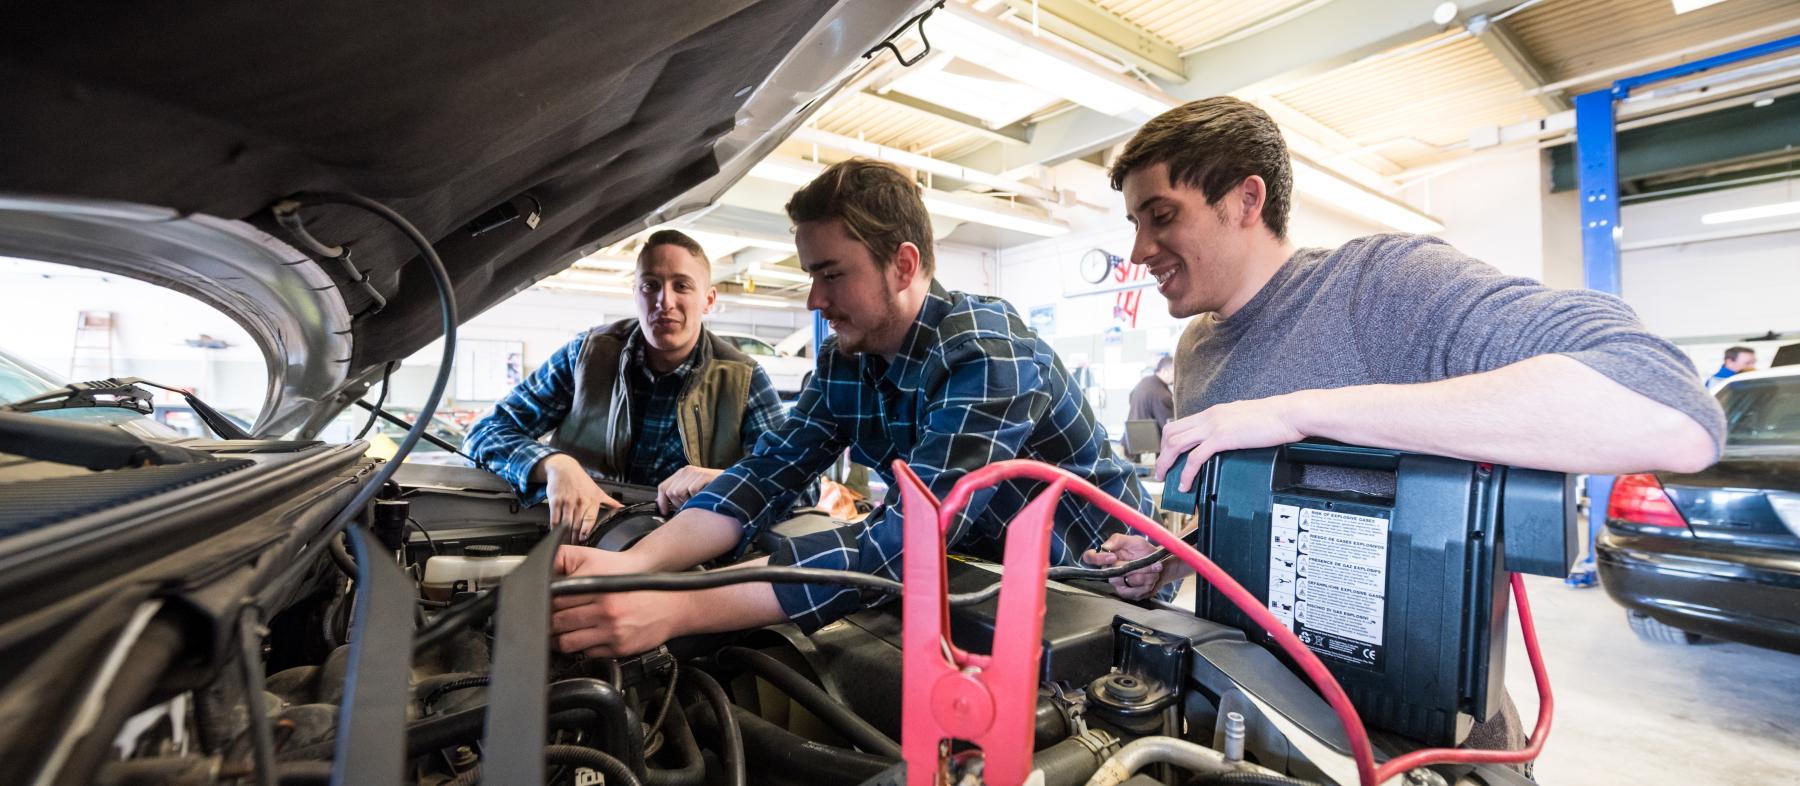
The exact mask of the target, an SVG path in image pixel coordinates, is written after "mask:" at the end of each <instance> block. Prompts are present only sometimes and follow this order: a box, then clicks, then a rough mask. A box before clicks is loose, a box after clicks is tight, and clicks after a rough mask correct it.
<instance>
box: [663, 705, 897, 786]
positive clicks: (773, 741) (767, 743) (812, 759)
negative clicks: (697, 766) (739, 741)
mask: <svg viewBox="0 0 1800 786" xmlns="http://www.w3.org/2000/svg"><path fill="white" fill-rule="evenodd" d="M695 706H696V708H699V707H705V708H706V709H708V710H709V711H708V712H706V713H704V714H701V715H696V716H694V720H695V721H697V725H698V726H699V729H700V732H701V734H704V735H708V736H711V735H716V734H717V733H718V732H719V722H718V720H717V719H716V718H714V717H713V715H712V713H711V712H710V710H711V707H709V706H707V705H704V704H702V705H695ZM730 714H731V719H732V721H734V722H736V723H737V726H738V730H739V732H740V733H742V734H743V739H744V756H745V765H746V767H747V768H748V769H750V770H752V771H754V772H756V773H757V780H758V782H763V781H767V782H768V783H769V784H770V786H783V785H787V784H792V785H793V786H841V784H845V783H862V782H863V781H866V780H869V779H871V778H874V777H875V776H877V775H880V774H881V773H882V772H884V771H886V770H887V769H888V768H889V767H892V766H894V765H896V764H899V763H900V760H899V759H890V758H886V757H884V756H870V755H869V754H867V753H863V752H862V751H856V750H851V749H849V748H839V747H837V746H834V745H824V744H821V743H817V742H813V741H812V740H809V739H806V738H805V737H801V736H800V735H798V734H795V733H793V732H791V731H788V730H787V729H784V728H782V727H780V726H777V725H775V724H774V723H770V722H769V721H766V720H763V719H762V717H761V716H759V715H757V714H756V713H754V712H751V711H750V710H747V709H744V708H743V707H739V706H737V705H735V704H734V705H731V711H730Z"/></svg>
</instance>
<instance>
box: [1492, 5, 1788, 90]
mask: <svg viewBox="0 0 1800 786" xmlns="http://www.w3.org/2000/svg"><path fill="white" fill-rule="evenodd" d="M1795 22H1800V2H1795V0H1726V2H1722V3H1719V4H1717V5H1711V6H1707V7H1705V8H1702V9H1699V10H1696V11H1689V12H1688V13H1685V14H1676V13H1675V9H1674V4H1673V3H1671V2H1670V0H1599V1H1598V2H1587V1H1584V0H1545V2H1542V3H1539V4H1537V5H1535V6H1532V7H1531V8H1527V9H1525V10H1524V11H1521V12H1520V13H1519V14H1518V15H1517V16H1514V17H1512V18H1511V19H1508V20H1507V22H1506V24H1507V26H1508V27H1509V28H1511V30H1512V32H1513V35H1514V36H1516V37H1517V38H1518V41H1519V43H1520V44H1521V45H1522V46H1523V47H1524V48H1525V49H1526V50H1527V51H1529V52H1530V53H1531V54H1532V55H1533V56H1534V57H1535V58H1536V60H1537V62H1538V63H1540V64H1542V65H1543V67H1544V69H1545V71H1546V72H1547V76H1549V77H1550V79H1551V80H1552V81H1557V82H1560V81H1563V80H1568V79H1576V78H1579V77H1581V76H1583V75H1585V74H1591V73H1594V72H1596V71H1602V70H1606V69H1610V68H1615V67H1617V66H1621V65H1627V64H1630V63H1633V62H1637V61H1639V60H1643V59H1644V58H1646V57H1650V56H1652V55H1656V54H1661V53H1665V52H1678V51H1683V50H1687V49H1690V48H1694V47H1701V48H1700V49H1699V51H1696V52H1694V53H1693V54H1692V55H1691V56H1689V57H1687V58H1684V59H1686V60H1696V59H1699V58H1701V57H1705V56H1707V55H1712V54H1717V53H1720V52H1726V51H1730V50H1732V49H1738V48H1741V47H1744V46H1748V45H1750V44H1754V43H1760V42H1761V41H1765V40H1769V39H1772V38H1780V37H1783V36H1786V35H1792V34H1794V33H1796V32H1800V26H1796V25H1793V24H1792V23H1795ZM1783 23H1789V25H1790V26H1789V27H1787V28H1786V29H1785V32H1780V31H1776V32H1771V33H1769V34H1768V35H1766V36H1759V37H1757V38H1756V39H1754V40H1747V41H1741V42H1736V43H1727V44H1723V45H1718V46H1703V45H1705V44H1708V43H1710V42H1714V41H1718V40H1720V39H1723V38H1727V37H1730V36H1735V35H1741V34H1744V33H1748V32H1752V31H1756V30H1760V29H1762V28H1767V27H1770V26H1772V25H1778V24H1783ZM1653 68H1654V67H1653ZM1621 76H1623V75H1621ZM1610 81H1612V78H1610V77H1609V78H1606V79H1601V80H1588V81H1584V82H1578V83H1577V84H1575V85H1572V86H1571V87H1570V88H1569V90H1570V92H1572V93H1579V92H1585V91H1588V90H1593V89H1596V88H1599V87H1603V86H1604V84H1605V83H1606V82H1610Z"/></svg>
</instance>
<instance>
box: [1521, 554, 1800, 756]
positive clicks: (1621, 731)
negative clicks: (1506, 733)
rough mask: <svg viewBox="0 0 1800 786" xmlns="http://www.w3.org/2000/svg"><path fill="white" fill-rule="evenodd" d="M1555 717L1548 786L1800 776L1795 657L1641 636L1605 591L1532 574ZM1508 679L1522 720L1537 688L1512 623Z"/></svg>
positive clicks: (1529, 713) (1531, 711) (1532, 711)
mask: <svg viewBox="0 0 1800 786" xmlns="http://www.w3.org/2000/svg"><path fill="white" fill-rule="evenodd" d="M1526 589H1527V591H1528V592H1529V593H1531V601H1532V611H1533V614H1534V616H1535V617H1536V619H1537V622H1538V638H1539V641H1540V642H1541V643H1542V644H1543V646H1544V657H1545V663H1546V665H1547V667H1548V668H1549V671H1550V684H1551V686H1552V687H1553V688H1554V689H1555V691H1556V717H1555V723H1554V725H1553V726H1552V727H1551V732H1550V743H1549V745H1548V746H1546V748H1545V750H1544V755H1543V758H1541V759H1539V760H1538V766H1537V781H1538V782H1539V783H1542V784H1544V786H1574V785H1575V784H1613V783H1631V784H1640V786H1655V785H1656V784H1683V785H1684V786H1685V785H1686V784H1696V783H1707V784H1721V785H1723V784H1732V785H1734V786H1735V785H1736V784H1745V785H1746V786H1748V785H1749V784H1769V783H1793V782H1795V781H1796V780H1800V655H1792V654H1788V653H1785V652H1775V651H1772V650H1765V649H1759V648H1756V647H1748V646H1745V645H1742V644H1727V643H1723V642H1718V641H1703V642H1702V643H1701V644H1698V645H1695V646H1690V647H1681V646H1675V645H1659V644H1651V643H1649V642H1645V641H1641V640H1639V639H1638V638H1637V637H1636V636H1635V635H1634V634H1632V632H1631V629H1630V628H1628V627H1626V623H1625V612H1624V611H1623V610H1621V609H1620V608H1619V606H1618V605H1617V604H1615V603H1613V602H1612V599H1610V598H1608V597H1607V596H1606V592H1605V591H1604V590H1602V589H1599V588H1595V589H1588V590H1571V589H1568V588H1566V587H1564V586H1563V584H1562V582H1560V581H1557V580H1554V579H1544V578H1536V577H1527V578H1526ZM1511 629H1512V644H1511V645H1510V646H1509V647H1508V648H1507V664H1506V665H1507V669H1506V684H1507V687H1508V688H1509V689H1510V690H1511V691H1512V695H1513V699H1514V700H1515V701H1516V702H1518V705H1519V712H1520V714H1521V715H1522V716H1523V717H1524V719H1525V723H1526V725H1527V726H1530V725H1531V724H1532V723H1534V722H1535V721H1536V718H1537V691H1536V690H1534V689H1533V687H1532V681H1531V665H1530V664H1529V663H1527V662H1526V659H1525V657H1524V652H1525V650H1524V644H1523V643H1522V642H1521V640H1520V639H1519V632H1518V626H1517V624H1516V622H1515V623H1514V624H1513V625H1512V628H1511Z"/></svg>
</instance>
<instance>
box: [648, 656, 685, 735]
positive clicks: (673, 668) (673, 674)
mask: <svg viewBox="0 0 1800 786" xmlns="http://www.w3.org/2000/svg"><path fill="white" fill-rule="evenodd" d="M669 668H670V671H669V686H668V687H667V688H666V689H664V690H663V699H662V706H660V707H657V708H656V719H655V720H652V721H650V728H648V729H646V730H644V751H645V752H644V755H646V756H648V755H649V752H650V736H651V735H653V734H655V733H657V732H658V731H661V730H662V725H663V721H664V720H667V719H668V717H669V708H670V707H672V706H674V704H675V683H676V681H677V680H679V679H680V678H681V663H680V662H679V661H677V662H675V663H671V664H669Z"/></svg>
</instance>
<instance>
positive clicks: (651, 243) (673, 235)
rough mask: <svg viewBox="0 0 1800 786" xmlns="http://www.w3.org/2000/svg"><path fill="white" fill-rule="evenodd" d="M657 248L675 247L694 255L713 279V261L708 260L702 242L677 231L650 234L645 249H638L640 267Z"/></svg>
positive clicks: (660, 230) (657, 231)
mask: <svg viewBox="0 0 1800 786" xmlns="http://www.w3.org/2000/svg"><path fill="white" fill-rule="evenodd" d="M657 246H674V247H676V248H679V249H682V250H684V251H686V252H688V253H689V254H693V255H694V258H695V259H698V260H700V264H701V265H703V266H705V267H706V275H707V277H708V278H711V277H712V260H710V259H707V258H706V249H704V248H701V247H700V241H698V240H695V239H693V238H691V237H688V236H687V234H686V233H684V232H681V231H679V230H675V229H658V230H656V231H655V232H652V233H650V236H649V237H647V238H644V247H643V248H640V249H638V257H637V261H638V265H639V266H642V265H643V264H644V260H646V259H649V258H650V251H651V250H652V249H654V248H656V247H657Z"/></svg>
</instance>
